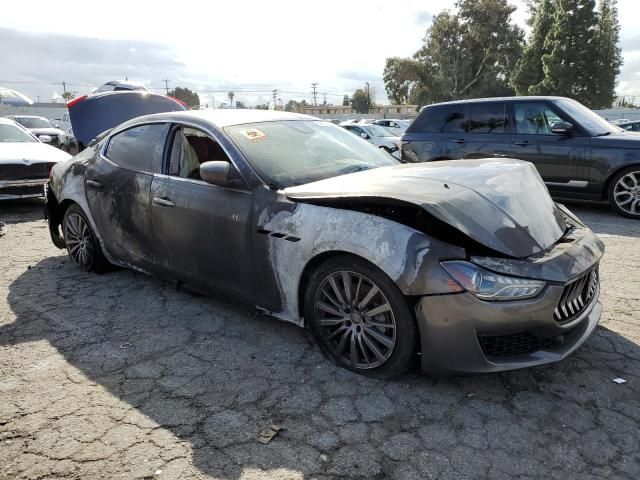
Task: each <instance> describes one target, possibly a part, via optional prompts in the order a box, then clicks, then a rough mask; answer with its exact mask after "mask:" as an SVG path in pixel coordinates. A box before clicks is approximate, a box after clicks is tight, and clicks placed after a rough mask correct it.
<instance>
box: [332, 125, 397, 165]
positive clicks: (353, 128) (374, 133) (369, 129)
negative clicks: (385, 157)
mask: <svg viewBox="0 0 640 480" xmlns="http://www.w3.org/2000/svg"><path fill="white" fill-rule="evenodd" d="M340 126H341V127H342V128H344V129H346V130H349V131H350V132H351V133H354V134H355V135H358V136H359V137H361V138H363V139H365V140H367V141H368V142H369V143H371V144H373V145H375V146H376V147H378V148H381V149H382V150H384V151H385V152H387V153H389V154H391V155H393V156H394V157H395V158H400V137H398V136H396V135H394V134H392V133H391V132H389V130H387V129H386V128H383V127H380V126H378V125H374V124H365V123H352V122H344V123H341V124H340Z"/></svg>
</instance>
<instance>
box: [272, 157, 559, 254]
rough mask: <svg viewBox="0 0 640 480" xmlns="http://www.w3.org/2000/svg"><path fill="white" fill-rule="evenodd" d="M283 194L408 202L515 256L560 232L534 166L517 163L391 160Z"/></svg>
mask: <svg viewBox="0 0 640 480" xmlns="http://www.w3.org/2000/svg"><path fill="white" fill-rule="evenodd" d="M284 193H285V195H286V196H287V197H288V198H289V199H291V200H294V201H301V202H309V203H322V201H323V200H324V201H328V200H338V199H359V200H364V199H371V200H372V201H375V202H376V203H380V202H383V203H384V201H385V200H388V201H389V203H390V204H393V203H397V202H403V203H411V204H414V205H417V206H419V207H421V208H423V209H424V210H426V211H427V213H429V214H430V215H432V216H433V217H435V218H437V219H438V220H440V221H442V222H445V223H447V224H448V225H450V226H452V227H454V228H455V229H457V230H459V231H460V232H462V233H464V234H465V235H467V236H468V237H469V238H471V239H473V240H475V241H476V242H479V243H481V244H483V245H485V246H486V247H488V248H491V249H493V250H495V251H497V252H500V253H502V254H504V255H507V256H510V257H515V258H524V257H528V256H530V255H533V254H535V253H538V252H541V251H543V250H546V249H547V248H549V247H551V246H552V245H553V244H554V243H556V242H557V241H558V240H559V239H560V237H562V236H563V234H564V233H565V230H566V224H565V219H564V216H563V214H562V212H561V211H560V210H559V209H558V207H557V206H556V205H555V203H554V202H553V200H552V199H551V197H550V196H549V192H548V191H547V188H546V186H545V185H544V183H543V181H542V179H541V178H540V175H539V174H538V172H537V170H536V169H535V167H534V166H533V165H532V164H531V163H528V162H522V161H520V160H512V159H483V160H452V161H443V162H431V163H418V164H404V165H394V166H391V167H383V168H377V169H372V170H367V171H363V172H358V173H353V174H349V175H341V176H339V177H333V178H329V179H326V180H321V181H319V182H313V183H308V184H305V185H300V186H296V187H290V188H286V189H285V190H284ZM332 204H335V202H332ZM443 240H446V239H443Z"/></svg>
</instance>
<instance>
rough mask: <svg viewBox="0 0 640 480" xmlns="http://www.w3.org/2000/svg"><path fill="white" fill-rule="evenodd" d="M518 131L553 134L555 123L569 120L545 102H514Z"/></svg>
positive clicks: (526, 133)
mask: <svg viewBox="0 0 640 480" xmlns="http://www.w3.org/2000/svg"><path fill="white" fill-rule="evenodd" d="M513 113H514V118H515V122H516V132H517V133H518V134H520V135H553V134H552V133H551V127H552V125H553V124H554V123H557V122H563V121H568V120H566V119H565V118H562V116H561V115H559V114H558V113H556V112H555V111H554V110H552V109H551V108H550V107H549V106H548V105H547V104H545V103H523V102H515V103H514V104H513Z"/></svg>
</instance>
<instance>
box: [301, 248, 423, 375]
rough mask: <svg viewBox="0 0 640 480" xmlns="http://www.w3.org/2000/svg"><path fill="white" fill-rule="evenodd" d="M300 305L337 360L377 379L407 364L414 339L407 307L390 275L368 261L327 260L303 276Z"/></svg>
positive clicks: (412, 354) (402, 369)
mask: <svg viewBox="0 0 640 480" xmlns="http://www.w3.org/2000/svg"><path fill="white" fill-rule="evenodd" d="M304 307H305V319H306V320H307V324H308V326H309V328H310V330H311V332H312V333H313V335H314V337H315V338H316V340H317V342H318V344H319V345H320V348H321V349H322V351H323V352H324V353H325V354H326V355H327V356H328V357H329V358H330V359H331V360H332V361H333V362H334V363H336V364H337V365H339V366H341V367H344V368H347V369H349V370H352V371H355V372H358V373H362V374H365V375H370V376H376V377H379V378H392V377H396V376H398V375H401V374H402V373H404V372H406V371H407V370H408V369H409V367H410V366H411V363H412V361H413V359H414V358H415V350H416V338H417V329H416V325H415V321H414V319H413V315H412V313H411V309H410V308H409V306H408V304H407V302H406V299H405V298H404V296H403V295H402V293H401V292H400V291H399V290H398V287H396V285H395V284H394V283H393V282H392V281H391V279H389V277H387V276H386V275H385V274H384V273H383V272H382V271H380V270H379V269H378V268H376V267H374V266H373V265H371V264H369V263H368V262H366V261H364V260H362V259H360V258H357V257H352V256H339V257H334V258H332V259H329V260H327V261H326V262H325V263H323V264H322V265H321V266H320V267H319V268H318V269H317V270H316V271H315V272H314V273H313V275H312V277H311V279H310V281H309V285H308V287H307V290H306V293H305V304H304Z"/></svg>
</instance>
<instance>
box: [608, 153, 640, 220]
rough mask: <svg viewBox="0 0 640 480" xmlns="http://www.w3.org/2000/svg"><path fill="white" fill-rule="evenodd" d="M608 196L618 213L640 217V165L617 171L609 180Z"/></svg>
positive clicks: (629, 216)
mask: <svg viewBox="0 0 640 480" xmlns="http://www.w3.org/2000/svg"><path fill="white" fill-rule="evenodd" d="M634 182H635V185H634ZM607 196H608V198H609V205H610V206H611V208H612V209H613V211H614V212H616V213H617V214H618V215H622V216H624V217H628V218H635V219H636V220H638V219H640V165H634V166H631V167H629V168H625V169H624V170H621V171H620V172H618V173H616V174H615V175H614V176H613V178H611V182H609V191H608V192H607Z"/></svg>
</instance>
